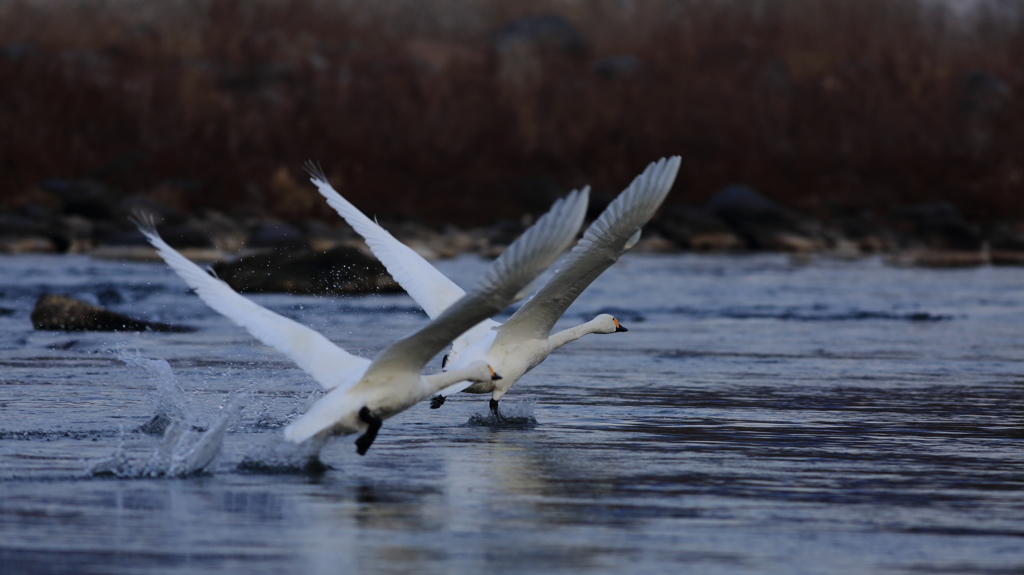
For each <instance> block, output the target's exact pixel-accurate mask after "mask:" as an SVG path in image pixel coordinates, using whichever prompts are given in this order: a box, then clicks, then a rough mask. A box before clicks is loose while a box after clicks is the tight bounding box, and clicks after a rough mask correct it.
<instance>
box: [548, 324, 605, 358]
mask: <svg viewBox="0 0 1024 575" xmlns="http://www.w3.org/2000/svg"><path fill="white" fill-rule="evenodd" d="M593 323H594V322H593V321H588V322H587V323H581V324H580V325H578V326H576V327H570V328H569V329H563V330H562V331H560V332H558V333H556V334H554V335H552V336H551V337H550V338H548V341H549V342H550V343H551V350H552V351H554V350H556V349H558V348H560V347H562V346H563V345H565V344H567V343H569V342H572V341H576V340H577V339H579V338H581V337H583V336H585V335H587V334H590V333H594V327H595V326H594V325H592V324H593Z"/></svg>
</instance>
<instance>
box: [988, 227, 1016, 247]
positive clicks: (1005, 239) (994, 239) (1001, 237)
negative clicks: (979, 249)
mask: <svg viewBox="0 0 1024 575" xmlns="http://www.w3.org/2000/svg"><path fill="white" fill-rule="evenodd" d="M988 240H989V246H990V247H991V248H992V249H993V250H1010V251H1022V252H1024V222H1017V223H1012V222H1002V223H999V224H996V225H994V226H992V229H990V230H989V232H988Z"/></svg>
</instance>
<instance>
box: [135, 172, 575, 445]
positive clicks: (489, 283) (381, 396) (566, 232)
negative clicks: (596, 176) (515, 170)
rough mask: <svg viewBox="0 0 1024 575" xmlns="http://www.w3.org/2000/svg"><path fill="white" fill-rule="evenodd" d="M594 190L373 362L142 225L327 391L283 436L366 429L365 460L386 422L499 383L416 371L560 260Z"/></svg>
mask: <svg viewBox="0 0 1024 575" xmlns="http://www.w3.org/2000/svg"><path fill="white" fill-rule="evenodd" d="M587 200H588V193H587V192H586V191H583V192H573V193H572V194H570V195H569V196H567V197H566V198H565V199H564V200H561V201H558V202H556V203H555V205H554V206H552V208H551V210H550V211H549V212H548V213H547V214H545V215H544V216H543V217H541V218H540V219H539V220H537V223H536V225H534V226H533V227H531V228H530V229H529V230H527V231H526V232H525V233H524V234H523V235H522V236H521V237H520V238H519V239H518V240H516V241H515V242H514V243H513V244H512V245H511V246H509V249H508V250H507V251H506V252H505V253H504V254H502V256H501V257H500V258H498V259H497V260H496V261H495V262H494V263H493V264H491V266H490V268H488V270H487V272H486V273H484V275H483V277H482V278H481V279H480V281H479V282H478V283H477V285H476V286H475V287H474V288H473V289H471V290H470V291H469V293H467V294H466V295H464V296H462V297H460V298H458V299H457V300H456V301H455V302H454V303H453V304H452V305H451V306H449V307H448V308H447V309H446V310H445V311H444V312H443V313H441V314H440V315H439V316H437V317H435V318H433V319H432V320H431V322H430V323H428V324H427V325H426V326H425V327H424V328H422V329H420V330H419V331H417V332H416V333H414V334H412V335H410V336H408V337H405V338H403V339H400V340H398V341H397V342H395V343H393V344H391V345H390V346H388V347H387V348H385V349H384V350H383V351H381V352H380V353H379V354H377V356H376V357H375V358H374V359H373V361H372V362H371V361H370V360H369V359H365V358H361V357H357V356H355V355H352V354H350V353H348V352H346V351H345V350H343V349H341V348H339V347H338V346H336V345H335V344H333V343H331V342H330V341H329V340H328V339H327V338H325V337H324V336H322V335H321V334H319V333H317V332H316V331H314V330H312V329H310V328H308V327H306V326H303V325H301V324H299V323H297V322H295V321H292V320H290V319H288V318H286V317H282V316H280V315H278V314H276V313H274V312H272V311H270V310H268V309H266V308H264V307H262V306H260V305H257V304H256V303H255V302H253V301H252V300H249V299H248V298H245V297H243V296H241V295H239V294H238V293H237V292H235V291H234V290H233V289H231V288H230V287H229V286H228V285H227V284H226V283H224V282H223V281H221V280H219V279H217V278H215V277H212V276H211V275H210V274H208V273H207V272H206V271H204V270H203V269H201V268H200V267H199V266H197V265H196V264H194V263H192V262H191V261H189V260H188V259H187V258H185V257H184V256H182V255H181V254H180V253H178V252H177V251H175V250H174V249H173V248H171V247H170V246H169V245H167V243H165V242H164V241H163V240H162V239H161V238H160V236H159V235H158V234H157V232H156V229H155V228H154V227H153V222H152V220H151V219H150V220H145V219H144V218H139V221H138V222H137V223H138V224H139V229H140V230H141V231H142V233H143V234H144V235H145V236H146V239H147V240H149V243H150V244H152V245H153V247H155V248H156V249H157V252H158V253H159V254H160V256H161V257H162V258H163V259H164V261H166V262H167V264H168V265H169V266H170V267H171V268H172V269H173V270H174V271H175V272H177V274H178V275H179V276H181V278H182V279H183V280H185V283H187V284H188V285H189V287H191V288H192V289H194V290H195V291H196V293H197V294H198V295H199V297H200V298H201V299H202V300H203V301H204V302H206V304H207V305H209V306H210V307H211V308H213V309H214V310H216V311H218V312H220V313H221V314H223V315H225V316H227V317H228V318H229V319H231V320H232V321H233V322H235V323H236V324H238V325H240V326H242V327H244V328H245V329H246V330H248V331H249V333H250V334H252V335H253V336H255V337H256V338H257V339H259V340H260V341H262V342H263V343H265V344H267V345H269V346H272V347H274V348H276V349H277V350H278V351H280V352H281V353H283V354H285V355H287V356H288V357H289V358H291V360H292V361H294V362H295V363H296V364H297V365H298V366H299V367H300V368H302V370H303V371H305V372H306V373H308V374H309V375H311V376H313V378H314V379H316V380H317V381H318V382H319V383H320V384H321V385H322V386H323V387H324V388H326V389H327V390H329V391H328V392H327V394H326V395H325V396H324V397H322V398H320V399H319V400H318V401H317V402H316V403H315V404H314V405H313V406H312V407H311V408H310V409H309V411H307V412H306V413H305V414H303V415H302V416H301V417H299V418H298V419H296V420H295V421H293V422H292V423H291V424H289V425H288V426H287V427H285V430H284V435H285V438H286V439H288V440H290V441H293V442H295V443H301V442H303V441H306V440H308V439H310V438H312V437H314V436H318V437H326V436H327V435H346V434H350V433H359V432H364V433H363V435H362V436H360V437H359V438H358V439H357V440H356V447H357V452H358V453H359V454H360V455H363V454H365V453H366V450H367V449H369V448H370V445H371V444H372V443H373V440H374V438H376V436H377V431H378V430H379V429H380V426H381V422H382V421H383V420H384V419H387V418H389V417H391V416H393V415H395V414H397V413H399V412H401V411H404V410H405V409H408V408H409V407H411V406H412V405H414V404H415V403H417V402H419V401H420V400H422V399H425V398H427V397H429V396H430V395H431V394H434V393H437V391H438V390H440V389H442V388H445V387H447V386H450V385H452V384H454V383H457V382H460V381H463V380H468V381H470V382H479V381H496V380H498V379H499V377H498V376H497V375H496V374H495V371H494V370H493V369H492V368H491V367H490V366H489V365H488V364H487V363H486V362H485V361H474V362H470V363H467V364H466V365H464V366H460V367H459V369H453V370H450V371H448V372H444V373H438V374H435V375H427V376H423V375H421V373H420V372H422V371H423V368H424V366H425V365H426V364H427V362H428V361H430V359H431V358H432V357H434V356H435V355H436V354H437V353H438V352H440V351H441V350H442V349H444V347H445V346H447V345H448V344H449V343H450V342H451V341H452V339H454V338H455V337H457V336H459V335H460V334H462V332H464V331H466V330H467V329H469V328H471V327H473V326H474V325H476V324H478V323H479V322H480V321H482V320H484V319H487V318H488V317H490V316H492V315H494V314H496V313H498V312H499V311H501V310H502V309H504V308H505V307H506V306H507V305H509V304H510V303H512V302H513V301H515V300H517V299H519V298H521V297H523V296H524V295H526V293H525V291H524V288H525V287H527V285H528V284H530V282H532V281H533V280H534V279H535V278H536V277H537V276H538V275H540V274H541V273H542V272H543V271H544V270H545V269H546V268H547V267H548V266H550V265H551V264H552V263H554V262H555V260H557V259H558V257H559V255H561V253H562V252H563V251H564V250H565V249H566V248H568V247H569V245H570V244H571V243H572V240H573V239H574V238H575V237H576V234H577V232H578V231H579V229H580V226H581V225H582V223H583V217H584V215H585V214H586V209H587Z"/></svg>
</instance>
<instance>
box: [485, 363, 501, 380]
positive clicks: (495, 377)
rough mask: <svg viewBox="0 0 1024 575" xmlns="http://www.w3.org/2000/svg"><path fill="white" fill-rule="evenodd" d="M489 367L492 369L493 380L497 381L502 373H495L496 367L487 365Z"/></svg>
mask: <svg viewBox="0 0 1024 575" xmlns="http://www.w3.org/2000/svg"><path fill="white" fill-rule="evenodd" d="M487 369H489V370H491V381H497V380H499V379H501V376H500V375H498V374H496V373H494V368H493V367H491V366H487Z"/></svg>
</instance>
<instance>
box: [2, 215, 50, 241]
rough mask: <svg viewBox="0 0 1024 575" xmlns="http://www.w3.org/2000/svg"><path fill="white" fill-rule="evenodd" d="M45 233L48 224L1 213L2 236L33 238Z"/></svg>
mask: <svg viewBox="0 0 1024 575" xmlns="http://www.w3.org/2000/svg"><path fill="white" fill-rule="evenodd" d="M45 233H46V224H45V223H42V222H40V221H39V220H36V219H34V218H29V217H26V216H19V215H16V214H9V213H0V235H4V236H31V235H43V234H45Z"/></svg>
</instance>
